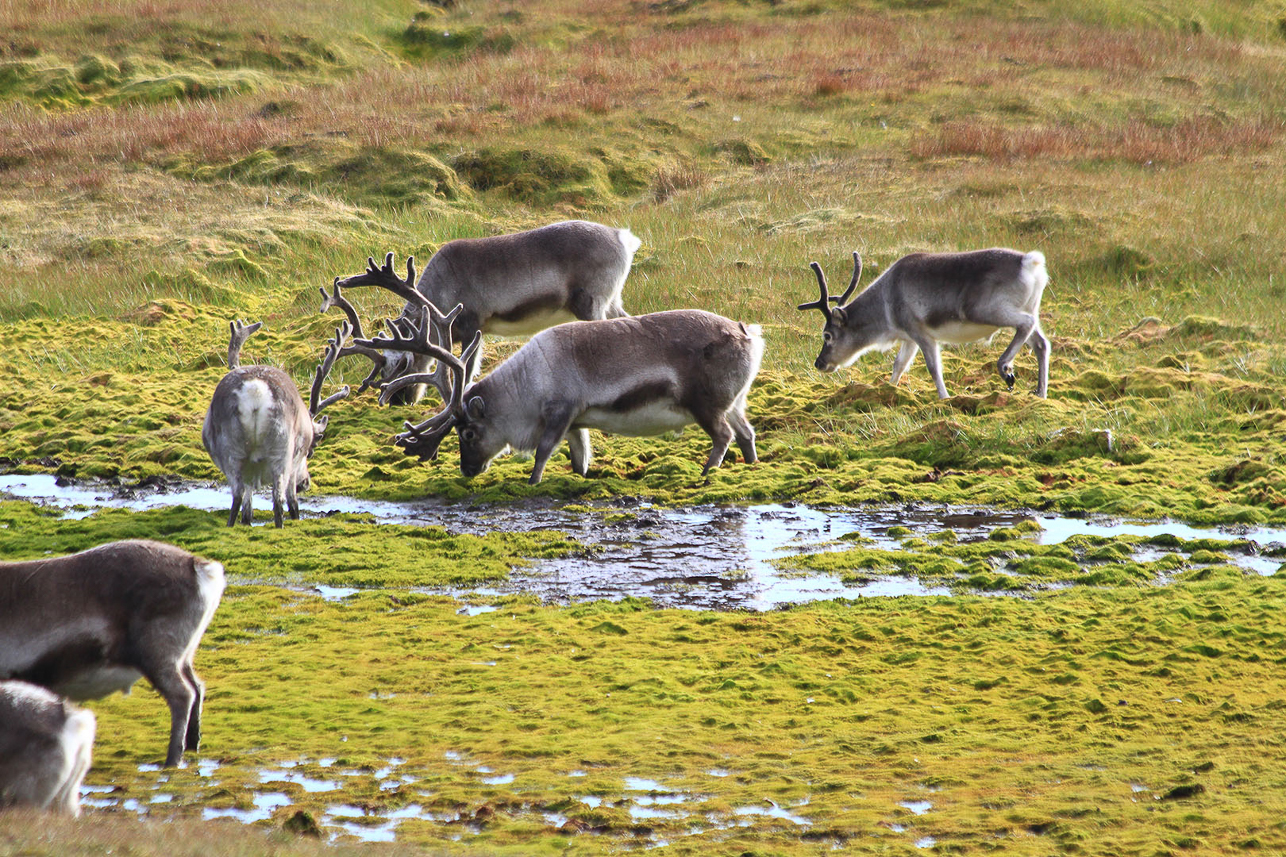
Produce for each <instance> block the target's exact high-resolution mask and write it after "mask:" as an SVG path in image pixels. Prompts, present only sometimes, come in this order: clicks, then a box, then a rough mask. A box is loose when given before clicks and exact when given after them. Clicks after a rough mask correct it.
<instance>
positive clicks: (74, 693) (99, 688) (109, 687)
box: [51, 664, 143, 700]
mask: <svg viewBox="0 0 1286 857" xmlns="http://www.w3.org/2000/svg"><path fill="white" fill-rule="evenodd" d="M142 677H143V674H142V673H141V672H139V671H138V670H136V669H134V668H133V667H127V666H121V665H112V664H104V665H102V666H99V667H94V668H92V669H87V670H82V671H81V672H77V673H73V674H71V675H69V676H67V677H66V678H65V679H63V680H61V681H59V682H58V683H57V684H55V685H53V687H52V688H51V689H52V690H54V691H55V692H57V693H61V694H62V695H63V696H65V697H67V698H68V699H75V700H82V699H102V698H103V697H104V696H108V695H109V694H112V693H115V692H116V691H118V690H119V691H120V692H121V693H129V692H130V688H131V687H133V686H134V682H136V681H138V680H139V679H141V678H142Z"/></svg>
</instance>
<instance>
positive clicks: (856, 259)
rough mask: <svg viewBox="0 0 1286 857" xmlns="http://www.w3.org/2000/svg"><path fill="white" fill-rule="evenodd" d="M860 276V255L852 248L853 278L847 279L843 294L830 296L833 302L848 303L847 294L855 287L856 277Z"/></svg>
mask: <svg viewBox="0 0 1286 857" xmlns="http://www.w3.org/2000/svg"><path fill="white" fill-rule="evenodd" d="M860 276H862V257H861V256H860V255H858V252H857V251H856V250H854V251H853V279H852V280H850V281H849V283H848V288H847V289H845V290H844V294H842V295H840V296H839V297H837V298H831V300H833V301H835V303H837V304H839V305H840V306H843V305H844V304H846V303H848V296H849V295H851V294H853V289H855V288H857V279H858V277H860Z"/></svg>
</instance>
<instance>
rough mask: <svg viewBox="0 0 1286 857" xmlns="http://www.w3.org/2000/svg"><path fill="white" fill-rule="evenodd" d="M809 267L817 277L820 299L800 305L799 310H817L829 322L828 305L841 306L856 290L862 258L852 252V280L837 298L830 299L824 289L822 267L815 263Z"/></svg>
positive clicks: (824, 278) (829, 308)
mask: <svg viewBox="0 0 1286 857" xmlns="http://www.w3.org/2000/svg"><path fill="white" fill-rule="evenodd" d="M809 267H810V268H812V269H813V273H814V274H816V275H817V287H818V289H819V290H820V291H821V297H819V298H818V299H817V300H815V301H812V302H811V303H806V304H800V305H799V309H814V308H816V309H819V310H821V311H822V315H824V316H826V320H827V321H830V320H831V307H830V305H831V304H839V305H840V306H843V305H844V303H845V302H846V301H847V300H848V298H849V296H850V295H851V294H853V290H854V289H856V288H857V281H858V279H859V278H860V277H861V276H862V257H861V255H859V254H858V252H857V251H856V250H854V251H853V279H852V280H850V281H849V284H848V288H847V289H845V290H844V294H842V295H840V296H839V297H837V298H833V297H831V296H830V292H829V291H827V289H826V275H825V274H824V273H822V266H821V265H819V264H817V263H816V262H811V263H809Z"/></svg>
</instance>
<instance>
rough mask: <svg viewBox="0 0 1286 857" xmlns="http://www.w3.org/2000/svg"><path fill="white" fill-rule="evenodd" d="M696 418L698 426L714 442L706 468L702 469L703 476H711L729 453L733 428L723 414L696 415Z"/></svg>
mask: <svg viewBox="0 0 1286 857" xmlns="http://www.w3.org/2000/svg"><path fill="white" fill-rule="evenodd" d="M695 416H696V418H697V425H699V426H701V428H703V429H705V432H706V434H708V435H710V439H711V440H712V441H714V446H713V447H711V449H710V455H709V456H708V457H707V458H706V466H705V467H704V468H702V469H701V475H702V476H709V475H710V471H711V470H713V469H715V468H716V467H718V466H719V464H720V463H721V462H722V461H723V457H724V456H725V455H726V454H727V453H728V445H729V444H731V443H732V427H731V426H729V425H728V420H727V417H725V416H724V415H723V414H713V415H705V416H703V415H701V414H696V415H695Z"/></svg>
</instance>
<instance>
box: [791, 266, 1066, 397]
mask: <svg viewBox="0 0 1286 857" xmlns="http://www.w3.org/2000/svg"><path fill="white" fill-rule="evenodd" d="M812 269H813V273H814V274H816V275H817V284H818V286H819V288H820V289H821V297H820V298H819V299H818V300H816V301H813V302H811V303H805V304H800V305H799V308H800V309H801V310H805V309H818V310H820V311H821V313H822V315H823V316H824V317H825V318H826V327H825V328H824V329H823V331H822V350H821V353H820V354H818V355H817V361H816V363H815V365H816V366H817V368H818V369H820V370H821V371H823V372H834V371H835V370H837V369H839V368H841V367H844V366H849V365H851V364H852V363H853V362H854V361H855V360H857V358H859V357H861V356H862V355H863V354H865V353H866V352H867V351H871V350H876V349H878V350H881V351H887V350H888V349H890V348H892V347H893V346H894V345H898V344H900V345H901V350H899V351H898V355H897V358H896V359H895V360H894V361H893V375H892V378H891V382H892V383H894V384H896V383H897V382H898V380H899V379H901V377H902V373H903V372H905V371H906V368H907V366H909V365H910V364H911V361H912V360H913V359H915V355H916V353H917V352H919V351H923V352H924V362H925V364H926V365H927V366H928V367H929V374H930V375H931V376H933V383H934V385H935V386H936V387H937V388H938V397H939V398H941V399H945V398H947V387H946V384H944V383H943V381H942V360H941V355H940V353H939V343H940V342H951V343H962V342H974V341H976V340H980V339H989V338H990V337H991V336H993V335H994V334H995V333H996V331H997V330H999V329H1000V328H1002V327H1012V328H1014V338H1013V340H1012V341H1011V342H1010V343H1009V347H1008V348H1006V349H1005V352H1004V353H1003V354H1002V355H1001V356H1000V359H999V360H998V361H996V368H997V370H998V371H999V372H1000V377H1001V378H1003V379H1004V381H1005V383H1006V384H1008V385H1009V388H1010V389H1011V390H1012V389H1013V386H1014V357H1015V356H1016V355H1017V354H1018V352H1019V350H1020V349H1021V348H1022V347H1023V345H1024V344H1026V343H1030V344H1031V347H1032V351H1034V352H1035V353H1036V361H1037V364H1038V376H1037V381H1036V389H1035V391H1034V392H1035V393H1036V395H1037V396H1040V397H1041V398H1045V396H1046V394H1047V392H1048V388H1049V340H1048V339H1046V338H1045V334H1044V333H1043V332H1042V331H1041V329H1040V299H1041V294H1042V293H1043V292H1044V290H1045V285H1046V283H1048V282H1049V274H1048V273H1047V272H1046V270H1045V256H1044V254H1042V253H1040V252H1039V251H1032V252H1030V253H1022V252H1020V251H1018V250H1009V249H1006V248H1000V247H997V248H992V249H990V250H974V251H971V252H967V253H912V254H910V255H908V256H903V257H902V258H901V259H898V260H897V261H896V262H894V263H893V264H892V265H890V266H889V268H888V270H886V271H885V272H884V273H883V274H881V275H880V276H879V277H877V278H876V279H875V281H874V282H873V283H871V284H870V285H869V286H867V287H866V288H865V289H864V290H863V291H862V292H861V294H859V295H858V296H857V297H855V298H853V301H852V303H849V304H847V305H845V304H844V302H845V301H847V300H848V298H849V295H851V294H852V293H853V290H854V289H855V288H857V281H858V278H859V277H860V276H861V273H862V258H861V256H859V255H858V254H857V253H856V252H854V253H853V280H852V282H850V283H849V285H848V289H847V290H845V292H844V294H843V295H842V296H840V297H838V298H833V297H830V294H829V293H828V292H827V290H826V276H825V275H824V274H823V273H822V268H821V265H819V264H817V263H816V262H813V263H812ZM832 303H838V304H839V306H837V307H834V308H831V306H830V305H831V304H832Z"/></svg>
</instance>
